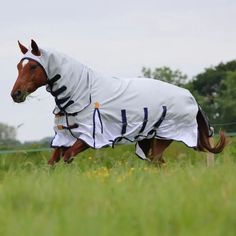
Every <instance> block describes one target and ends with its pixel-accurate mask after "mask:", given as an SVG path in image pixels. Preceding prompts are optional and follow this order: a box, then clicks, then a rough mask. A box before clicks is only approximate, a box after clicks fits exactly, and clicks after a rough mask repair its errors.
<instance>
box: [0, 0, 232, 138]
mask: <svg viewBox="0 0 236 236" xmlns="http://www.w3.org/2000/svg"><path fill="white" fill-rule="evenodd" d="M235 13H236V1H235V0H198V1H196V0H195V1H193V0H178V1H174V0H172V1H171V0H165V1H162V0H135V1H134V0H126V1H125V0H119V1H118V0H116V1H115V0H109V1H108V0H107V1H105V0H86V1H81V0H74V1H73V0H67V1H59V0H57V1H54V0H52V1H48V0H40V1H33V0H30V1H29V0H23V1H12V0H8V1H4V2H2V3H1V8H0V30H1V34H0V68H1V78H0V81H1V86H0V98H1V102H0V105H1V116H0V122H2V123H5V124H8V125H11V126H14V127H16V128H17V133H18V135H17V138H18V139H19V140H20V141H22V142H23V141H32V140H39V139H42V138H44V137H48V136H53V135H54V131H53V119H54V117H53V114H52V110H53V108H54V100H53V98H52V97H51V95H50V94H49V93H47V92H46V90H45V88H44V87H42V88H40V89H38V90H37V91H36V92H34V93H33V94H32V95H31V96H29V97H28V98H27V100H26V101H25V102H24V103H22V104H16V103H14V102H13V101H12V99H11V97H10V92H11V89H12V87H13V84H14V82H15V80H16V78H17V69H16V65H17V63H18V61H19V60H20V58H21V56H22V55H21V53H20V50H19V48H18V46H17V40H20V41H21V42H22V43H23V44H25V45H26V46H28V45H29V44H30V40H31V39H34V40H35V41H36V42H37V43H38V45H39V47H41V48H51V49H56V50H57V51H61V52H63V53H66V54H68V55H70V56H72V57H74V58H76V59H77V60H78V61H80V62H82V63H84V64H86V65H88V66H89V67H90V68H93V69H94V70H96V71H98V72H100V73H102V74H105V75H111V76H123V77H138V76H141V69H142V67H143V66H145V67H150V68H155V67H162V66H169V67H170V68H171V69H173V70H176V69H179V70H181V71H182V72H183V73H184V74H187V75H188V76H189V78H192V77H193V76H195V75H197V74H198V73H200V72H203V71H204V68H206V67H209V66H214V65H217V64H218V63H220V62H227V61H230V60H234V59H236V30H235V26H236V14H235Z"/></svg>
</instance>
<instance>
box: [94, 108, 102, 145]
mask: <svg viewBox="0 0 236 236" xmlns="http://www.w3.org/2000/svg"><path fill="white" fill-rule="evenodd" d="M96 114H98V118H99V122H100V125H101V133H103V124H102V118H101V114H100V111H99V108H98V107H95V108H94V112H93V147H94V148H96Z"/></svg>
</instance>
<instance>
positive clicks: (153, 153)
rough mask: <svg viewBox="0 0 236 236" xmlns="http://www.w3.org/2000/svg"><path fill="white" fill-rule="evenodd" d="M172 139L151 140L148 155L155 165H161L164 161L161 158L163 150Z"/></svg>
mask: <svg viewBox="0 0 236 236" xmlns="http://www.w3.org/2000/svg"><path fill="white" fill-rule="evenodd" d="M171 142H172V140H164V139H155V138H153V139H152V140H151V148H150V156H149V159H150V160H151V162H152V163H154V164H155V165H158V166H161V165H162V164H164V163H165V160H164V159H163V157H162V156H163V152H164V151H165V149H166V148H167V147H168V146H169V145H170V144H171Z"/></svg>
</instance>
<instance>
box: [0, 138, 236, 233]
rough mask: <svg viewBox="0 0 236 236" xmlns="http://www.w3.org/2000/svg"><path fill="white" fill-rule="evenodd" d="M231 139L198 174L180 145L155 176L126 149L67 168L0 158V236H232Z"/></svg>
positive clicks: (193, 158) (27, 157)
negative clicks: (208, 166) (210, 165)
mask: <svg viewBox="0 0 236 236" xmlns="http://www.w3.org/2000/svg"><path fill="white" fill-rule="evenodd" d="M235 143H236V139H233V140H231V143H230V145H229V146H228V147H227V148H226V150H225V151H224V153H222V154H220V155H218V156H217V158H216V161H215V166H214V167H211V168H207V167H206V160H205V159H206V158H205V154H203V153H197V152H195V151H193V150H190V149H188V148H186V147H185V146H184V145H182V144H180V143H175V144H172V145H171V146H170V148H169V149H168V151H167V152H166V153H165V159H166V161H167V163H166V165H165V166H163V167H162V168H157V167H155V166H153V165H152V164H150V163H149V162H146V161H142V160H140V159H138V158H137V157H136V156H135V154H134V151H133V150H134V146H133V145H126V146H117V147H115V149H111V148H107V149H102V150H98V151H95V150H88V151H86V152H84V153H81V154H80V155H79V156H78V157H77V158H76V159H75V161H73V162H72V163H71V164H69V165H68V164H64V163H63V162H60V163H59V164H57V165H56V166H55V167H49V166H48V165H47V159H48V158H49V156H50V152H48V151H45V152H35V153H27V152H18V153H15V154H2V155H1V156H0V235H1V236H12V235H14V236H18V235H19V236H21V235H22V236H32V235H33V236H38V235H39V236H47V235H48V236H53V235H56V236H65V235H66V236H68V235H69V236H70V235H102V236H103V235H134V236H136V235H148V236H149V235H162V236H164V235H199V236H200V235H201V236H203V235H204V236H205V235H214V236H217V235H224V236H226V235H232V236H233V235H236V178H235V175H236V147H235Z"/></svg>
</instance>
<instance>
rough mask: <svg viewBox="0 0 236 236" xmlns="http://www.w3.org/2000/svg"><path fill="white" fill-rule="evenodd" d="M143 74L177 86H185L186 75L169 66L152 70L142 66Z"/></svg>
mask: <svg viewBox="0 0 236 236" xmlns="http://www.w3.org/2000/svg"><path fill="white" fill-rule="evenodd" d="M142 73H143V76H145V77H147V78H153V79H157V80H162V81H165V82H167V83H171V84H174V85H177V86H182V87H183V86H185V84H186V83H187V78H188V77H187V75H185V74H183V73H182V72H181V71H180V70H174V71H173V70H171V69H170V68H169V67H167V66H164V67H157V68H155V69H154V71H152V70H151V69H150V68H146V67H143V69H142Z"/></svg>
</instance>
